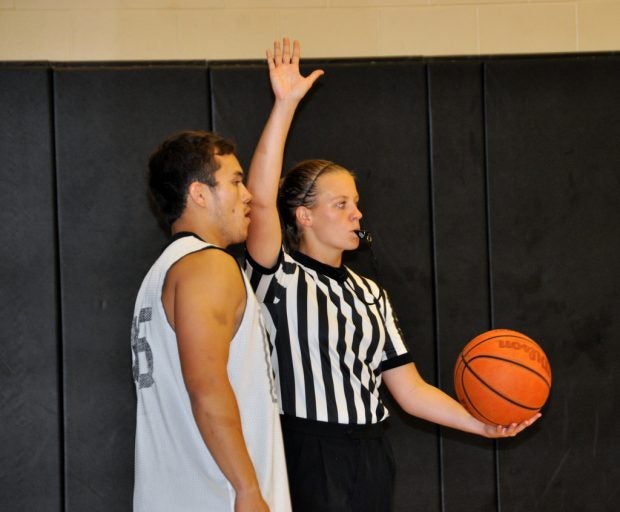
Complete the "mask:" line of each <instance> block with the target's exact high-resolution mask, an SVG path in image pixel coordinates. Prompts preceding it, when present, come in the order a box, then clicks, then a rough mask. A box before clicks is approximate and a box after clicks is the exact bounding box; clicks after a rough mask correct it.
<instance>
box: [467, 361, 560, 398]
mask: <svg viewBox="0 0 620 512" xmlns="http://www.w3.org/2000/svg"><path fill="white" fill-rule="evenodd" d="M461 357H463V356H461ZM480 358H488V359H495V360H496V361H504V362H505V363H511V364H514V365H515V366H520V367H521V368H524V369H526V370H528V371H530V372H532V373H533V374H534V375H536V376H538V377H540V378H541V379H542V381H543V382H544V383H545V384H546V385H547V388H549V389H551V383H550V382H549V381H548V380H547V378H546V377H545V376H544V375H543V374H542V373H540V372H538V371H537V370H535V369H534V368H531V367H530V366H527V365H526V364H523V363H520V362H519V361H515V360H514V359H507V358H505V357H500V356H492V355H489V354H480V355H478V356H474V357H472V358H471V359H468V360H467V361H466V362H465V366H467V367H468V368H469V363H471V362H472V361H475V360H476V359H480ZM471 371H472V372H473V370H471Z"/></svg>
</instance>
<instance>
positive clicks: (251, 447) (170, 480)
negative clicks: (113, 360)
mask: <svg viewBox="0 0 620 512" xmlns="http://www.w3.org/2000/svg"><path fill="white" fill-rule="evenodd" d="M207 247H213V246H211V244H208V243H205V242H203V241H202V240H200V239H198V238H197V237H195V236H184V237H182V238H179V239H177V240H175V241H174V242H172V243H171V244H170V245H169V246H168V247H167V248H166V249H165V250H164V252H163V253H162V254H161V256H160V257H159V258H158V259H157V261H156V262H155V263H154V264H153V266H152V267H151V269H150V270H149V272H148V274H147V275H146V277H145V278H144V281H143V282H142V286H141V287H140V291H139V292H138V297H137V299H136V306H135V311H134V318H133V325H132V329H131V346H132V359H133V374H134V381H135V385H136V393H137V398H138V405H137V418H136V452H135V487H134V501H133V504H134V510H135V511H138V512H143V511H144V512H157V511H162V512H183V511H192V512H193V511H205V512H207V511H208V512H219V511H226V512H228V511H230V512H233V510H234V502H235V491H234V489H233V487H232V486H231V485H230V483H229V482H228V480H227V479H226V477H225V476H224V475H223V473H222V472H221V471H220V469H219V467H218V466H217V464H216V463H215V461H214V459H213V457H212V456H211V454H210V452H209V450H208V449H207V446H206V445H205V443H204V441H203V439H202V437H201V435H200V432H199V430H198V427H197V426H196V422H195V421H194V416H193V414H192V409H191V406H190V400H189V396H188V394H187V390H186V388H185V383H184V381H183V375H182V373H181V364H180V360H179V353H178V349H177V340H176V336H175V332H174V330H173V329H172V327H171V326H170V325H169V323H168V321H167V319H166V314H165V312H164V308H163V305H162V301H161V295H162V289H163V285H164V279H165V277H166V274H167V272H168V270H169V269H170V267H171V266H172V265H173V264H174V263H175V262H177V261H178V260H179V259H181V258H182V257H183V256H186V255H187V254H190V253H192V252H196V251H200V250H203V249H205V248H207ZM208 250H219V249H208ZM240 275H242V276H243V280H244V284H245V289H246V294H247V303H246V307H245V311H244V314H243V318H242V320H241V323H240V325H239V329H238V330H237V332H236V334H235V336H234V338H233V339H232V341H231V343H230V356H229V361H228V376H229V379H230V382H231V385H232V387H233V390H234V392H235V396H236V398H237V403H238V405H239V412H240V414H241V423H242V427H243V435H244V438H245V442H246V445H247V448H248V451H249V453H250V457H251V459H252V462H253V464H254V468H255V470H256V474H257V477H258V481H259V484H260V488H261V491H262V494H263V497H264V498H265V500H266V501H267V503H268V505H269V507H270V509H271V511H272V512H280V511H289V510H290V508H291V506H290V500H289V493H288V481H287V475H286V465H285V461H284V448H283V444H282V434H281V431H280V419H279V412H278V411H279V409H278V404H277V398H276V390H275V384H274V379H273V371H272V367H271V363H270V350H269V342H268V339H267V335H266V331H265V328H264V325H263V321H262V317H261V316H260V307H259V305H258V302H257V300H256V298H255V296H254V293H253V292H252V289H251V287H250V285H249V283H248V281H247V278H246V277H245V275H243V273H242V272H241V271H240Z"/></svg>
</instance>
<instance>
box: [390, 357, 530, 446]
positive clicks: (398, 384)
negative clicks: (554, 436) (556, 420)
mask: <svg viewBox="0 0 620 512" xmlns="http://www.w3.org/2000/svg"><path fill="white" fill-rule="evenodd" d="M383 382H385V385H386V386H387V387H388V389H389V390H390V393H391V394H392V396H393V397H394V399H395V400H396V401H397V402H398V404H399V405H400V406H401V407H402V408H403V410H404V411H405V412H407V413H409V414H411V415H413V416H416V417H418V418H422V419H424V420H428V421H432V422H433V423H438V424H439V425H443V426H446V427H451V428H455V429H458V430H462V431H464V432H469V433H472V434H478V435H481V436H484V437H489V438H496V437H512V436H515V435H517V434H518V433H519V432H521V431H522V430H523V429H525V428H527V427H529V426H530V425H532V424H533V423H534V422H535V421H536V420H537V419H538V418H540V413H538V414H536V415H534V416H533V417H532V418H530V419H529V420H526V421H524V422H523V423H520V424H516V423H513V424H512V425H494V426H493V425H486V424H484V423H482V422H481V421H478V420H477V419H476V418H474V417H473V416H472V415H471V414H469V413H468V412H467V411H466V410H465V408H464V407H463V406H462V405H461V404H460V403H458V402H457V401H456V400H454V399H453V398H451V397H450V396H448V395H447V394H445V393H444V392H443V391H441V390H440V389H438V388H436V387H434V386H431V385H430V384H428V383H427V382H426V381H424V379H422V377H421V376H420V374H419V373H418V370H417V368H416V367H415V365H414V364H413V363H409V364H406V365H403V366H399V367H397V368H393V369H391V370H387V371H386V372H384V373H383Z"/></svg>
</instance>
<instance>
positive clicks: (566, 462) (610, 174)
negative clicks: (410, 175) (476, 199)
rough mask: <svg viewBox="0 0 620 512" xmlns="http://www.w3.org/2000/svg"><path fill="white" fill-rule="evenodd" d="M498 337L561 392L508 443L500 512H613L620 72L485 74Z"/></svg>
mask: <svg viewBox="0 0 620 512" xmlns="http://www.w3.org/2000/svg"><path fill="white" fill-rule="evenodd" d="M486 69H487V72H486V91H487V111H488V135H489V139H488V147H489V174H490V183H491V188H490V204H491V213H492V216H491V222H492V233H491V234H492V238H491V240H492V266H493V269H494V273H493V279H494V285H493V291H494V300H495V324H496V325H497V326H498V327H499V326H506V327H512V328H515V329H517V330H522V331H524V332H526V333H527V334H529V335H530V336H532V337H533V338H534V339H537V340H538V341H539V342H540V343H541V345H542V346H543V348H544V349H545V350H546V351H547V354H548V356H549V358H550V361H551V367H552V370H553V378H554V383H553V388H552V392H551V400H550V403H549V404H548V407H546V408H545V410H544V416H543V418H542V420H541V421H540V422H539V424H537V425H536V426H535V427H534V428H533V429H532V431H531V432H528V433H525V434H524V435H523V436H520V437H519V438H517V439H515V440H514V441H506V442H503V449H502V451H501V453H500V455H501V457H500V475H499V476H500V482H501V502H502V511H504V512H510V511H516V510H534V509H536V510H549V511H555V510H558V511H559V510H596V511H611V510H616V509H617V508H618V503H620V494H619V493H618V482H619V481H620V469H619V466H618V459H619V458H620V443H619V442H618V440H619V437H618V427H617V425H618V421H619V420H620V402H619V399H618V392H617V390H618V388H619V387H620V334H619V333H620V316H619V315H618V311H620V286H619V283H620V259H619V258H618V254H619V252H620V228H619V223H618V219H620V201H619V200H618V192H619V191H620V173H619V172H618V169H620V146H619V145H618V140H620V100H619V96H618V91H619V90H620V59H619V58H618V57H617V56H606V57H596V56H589V57H581V58H574V59H556V58H546V59H545V58H541V59H535V60H515V61H505V62H504V61H498V62H489V63H488V64H487V65H486Z"/></svg>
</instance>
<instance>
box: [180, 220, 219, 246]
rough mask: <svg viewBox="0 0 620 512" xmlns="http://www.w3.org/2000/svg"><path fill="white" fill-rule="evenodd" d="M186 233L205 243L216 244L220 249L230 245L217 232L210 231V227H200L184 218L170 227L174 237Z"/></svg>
mask: <svg viewBox="0 0 620 512" xmlns="http://www.w3.org/2000/svg"><path fill="white" fill-rule="evenodd" d="M184 231H189V232H190V233H195V234H197V235H198V236H199V237H200V238H202V239H203V240H204V241H205V242H209V243H210V244H215V245H217V246H218V247H222V248H223V249H225V248H226V247H228V245H229V244H228V242H226V241H225V240H223V239H222V237H221V235H220V233H219V232H217V230H213V229H209V226H204V225H200V224H198V223H196V222H190V221H188V220H187V219H184V218H182V217H181V218H179V219H177V220H176V221H175V222H174V223H173V224H172V226H170V232H171V234H172V235H173V236H174V235H176V234H177V233H181V232H184Z"/></svg>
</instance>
